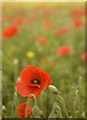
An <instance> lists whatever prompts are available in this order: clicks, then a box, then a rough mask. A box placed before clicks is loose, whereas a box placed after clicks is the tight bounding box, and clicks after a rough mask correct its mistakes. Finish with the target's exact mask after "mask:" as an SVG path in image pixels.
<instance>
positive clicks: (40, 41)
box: [38, 37, 48, 44]
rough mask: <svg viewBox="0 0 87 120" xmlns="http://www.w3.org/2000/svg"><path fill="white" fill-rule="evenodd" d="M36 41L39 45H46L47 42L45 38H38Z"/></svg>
mask: <svg viewBox="0 0 87 120" xmlns="http://www.w3.org/2000/svg"><path fill="white" fill-rule="evenodd" d="M38 41H39V43H40V44H46V43H47V42H48V40H47V38H45V37H39V39H38Z"/></svg>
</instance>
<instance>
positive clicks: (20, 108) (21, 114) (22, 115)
mask: <svg viewBox="0 0 87 120" xmlns="http://www.w3.org/2000/svg"><path fill="white" fill-rule="evenodd" d="M26 107H27V113H28V114H27V115H28V117H29V116H31V115H32V109H31V107H30V105H29V104H28V105H27V103H26V102H24V103H22V104H20V105H19V106H18V110H17V113H18V115H19V117H20V118H26Z"/></svg>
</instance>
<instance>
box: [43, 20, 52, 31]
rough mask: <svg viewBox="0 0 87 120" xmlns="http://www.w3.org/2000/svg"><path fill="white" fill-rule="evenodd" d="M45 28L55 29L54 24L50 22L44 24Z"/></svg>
mask: <svg viewBox="0 0 87 120" xmlns="http://www.w3.org/2000/svg"><path fill="white" fill-rule="evenodd" d="M44 27H45V28H47V29H51V28H52V27H53V24H52V23H51V22H49V21H45V22H44Z"/></svg>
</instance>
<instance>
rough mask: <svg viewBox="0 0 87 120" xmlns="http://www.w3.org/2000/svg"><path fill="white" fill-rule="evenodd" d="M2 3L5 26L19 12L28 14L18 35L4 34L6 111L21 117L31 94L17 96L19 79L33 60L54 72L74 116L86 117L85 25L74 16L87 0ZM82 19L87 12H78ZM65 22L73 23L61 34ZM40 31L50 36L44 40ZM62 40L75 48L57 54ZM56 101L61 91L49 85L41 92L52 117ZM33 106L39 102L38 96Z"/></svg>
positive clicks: (43, 106)
mask: <svg viewBox="0 0 87 120" xmlns="http://www.w3.org/2000/svg"><path fill="white" fill-rule="evenodd" d="M2 7H3V12H2V13H3V14H2V16H3V17H2V27H3V28H2V32H3V31H4V29H5V28H7V27H8V26H10V25H11V24H13V23H14V22H15V20H16V19H17V18H18V17H19V16H22V19H23V21H22V22H21V23H20V24H18V25H17V27H18V30H19V31H18V33H17V34H16V35H14V36H11V37H6V38H3V40H2V70H3V74H2V77H3V79H2V88H3V91H2V93H3V94H2V99H3V105H4V106H5V107H6V111H5V112H3V117H8V118H18V115H17V110H16V109H17V106H18V105H19V104H20V103H21V102H22V101H23V102H24V101H26V98H23V97H21V95H19V94H17V96H16V97H17V98H16V99H15V94H14V93H15V87H16V81H17V79H18V77H19V76H20V72H21V70H22V69H23V68H24V67H26V66H28V65H33V66H38V67H40V68H43V69H44V70H45V71H47V72H48V73H49V74H50V75H51V77H52V84H53V85H54V86H56V87H57V89H58V90H59V91H60V92H61V95H62V97H63V98H64V100H65V105H66V109H67V113H68V117H74V118H82V117H83V118H84V117H85V61H84V60H82V54H83V53H84V52H85V29H84V28H85V26H84V25H83V26H79V27H76V26H75V25H74V23H73V18H72V12H73V11H74V10H78V11H80V10H81V9H84V4H81V3H65V4H64V3H60V4H58V3H57V4H46V3H45V4H32V3H31V4H29V3H19V4H18V3H13V4H12V3H3V6H2ZM78 20H79V21H82V22H83V23H84V15H78ZM49 23H50V25H48V24H49ZM64 27H68V28H69V31H68V32H66V33H64V34H59V35H56V32H57V31H58V30H60V29H61V28H64ZM39 37H45V38H46V39H47V42H46V43H44V44H43V43H40V42H39V40H38V39H39ZM61 46H67V47H69V48H71V49H72V51H73V54H72V55H64V56H63V55H62V56H61V55H58V54H56V50H57V49H58V48H59V47H61ZM77 90H79V92H78V95H77V93H76V91H77ZM54 103H55V97H54V96H53V94H51V93H50V91H49V89H48V88H47V89H46V90H45V91H44V92H42V94H41V95H40V97H38V98H37V104H38V106H39V108H40V109H41V110H42V111H43V114H44V117H49V115H50V113H51V111H52V108H53V105H54ZM31 106H32V107H33V102H32V100H31ZM58 106H59V107H60V109H61V114H62V116H63V117H66V114H65V113H64V110H63V108H61V105H60V103H58ZM31 117H32V116H31ZM57 117H60V116H57Z"/></svg>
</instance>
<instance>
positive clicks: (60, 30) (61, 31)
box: [56, 27, 70, 35]
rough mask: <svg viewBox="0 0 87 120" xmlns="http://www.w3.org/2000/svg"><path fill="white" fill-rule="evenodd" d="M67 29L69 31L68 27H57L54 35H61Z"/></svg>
mask: <svg viewBox="0 0 87 120" xmlns="http://www.w3.org/2000/svg"><path fill="white" fill-rule="evenodd" d="M69 31H70V29H69V27H64V28H61V29H59V30H58V31H57V32H56V35H63V34H66V33H68V32H69Z"/></svg>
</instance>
